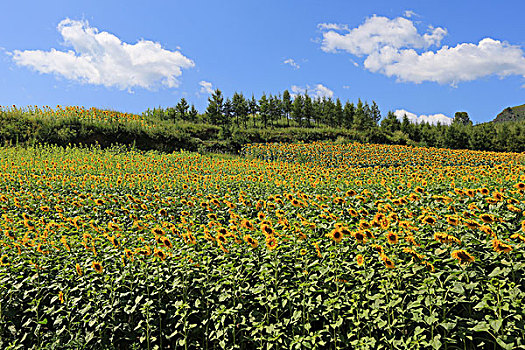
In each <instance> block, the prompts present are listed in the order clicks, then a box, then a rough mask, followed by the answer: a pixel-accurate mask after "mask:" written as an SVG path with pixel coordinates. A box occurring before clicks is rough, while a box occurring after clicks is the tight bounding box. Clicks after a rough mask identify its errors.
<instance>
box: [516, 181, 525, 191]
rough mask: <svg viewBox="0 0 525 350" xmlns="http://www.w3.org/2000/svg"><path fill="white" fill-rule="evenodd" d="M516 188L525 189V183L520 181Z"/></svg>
mask: <svg viewBox="0 0 525 350" xmlns="http://www.w3.org/2000/svg"><path fill="white" fill-rule="evenodd" d="M514 188H516V189H518V190H525V183H523V182H518V183H517V184H515V185H514Z"/></svg>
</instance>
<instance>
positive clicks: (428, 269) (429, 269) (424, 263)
mask: <svg viewBox="0 0 525 350" xmlns="http://www.w3.org/2000/svg"><path fill="white" fill-rule="evenodd" d="M422 264H423V265H424V266H425V267H426V269H427V271H428V272H434V271H436V269H435V268H434V265H432V264H431V263H429V262H428V261H423V262H422Z"/></svg>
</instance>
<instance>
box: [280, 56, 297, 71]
mask: <svg viewBox="0 0 525 350" xmlns="http://www.w3.org/2000/svg"><path fill="white" fill-rule="evenodd" d="M283 63H284V64H289V65H290V66H292V67H293V68H295V69H299V68H301V66H300V65H299V64H297V62H295V61H294V60H293V58H288V59H287V60H284V62H283Z"/></svg>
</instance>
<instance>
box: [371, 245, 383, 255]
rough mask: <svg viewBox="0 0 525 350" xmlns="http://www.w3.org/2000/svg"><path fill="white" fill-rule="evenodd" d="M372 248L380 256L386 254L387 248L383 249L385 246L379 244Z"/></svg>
mask: <svg viewBox="0 0 525 350" xmlns="http://www.w3.org/2000/svg"><path fill="white" fill-rule="evenodd" d="M372 248H373V249H374V250H375V251H376V252H378V253H379V254H384V252H385V248H383V246H382V245H379V244H372Z"/></svg>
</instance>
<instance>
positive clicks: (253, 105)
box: [248, 94, 259, 128]
mask: <svg viewBox="0 0 525 350" xmlns="http://www.w3.org/2000/svg"><path fill="white" fill-rule="evenodd" d="M248 110H249V114H251V116H252V119H253V127H254V128H255V119H256V115H257V112H259V106H258V105H257V100H256V99H255V97H254V96H253V94H252V99H251V100H250V101H249V102H248Z"/></svg>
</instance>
